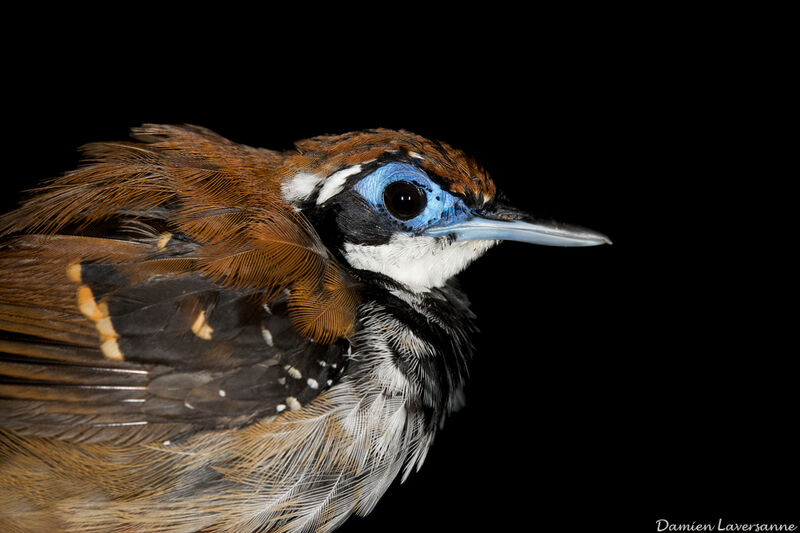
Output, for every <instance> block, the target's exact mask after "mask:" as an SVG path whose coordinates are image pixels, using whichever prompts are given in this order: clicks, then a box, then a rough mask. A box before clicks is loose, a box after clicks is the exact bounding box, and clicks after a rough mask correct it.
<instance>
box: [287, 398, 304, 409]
mask: <svg viewBox="0 0 800 533" xmlns="http://www.w3.org/2000/svg"><path fill="white" fill-rule="evenodd" d="M286 405H288V406H289V409H291V410H292V411H298V410H300V409H302V408H303V406H302V404H301V403H300V402H298V401H297V398H295V397H294V396H289V397H288V398H286Z"/></svg>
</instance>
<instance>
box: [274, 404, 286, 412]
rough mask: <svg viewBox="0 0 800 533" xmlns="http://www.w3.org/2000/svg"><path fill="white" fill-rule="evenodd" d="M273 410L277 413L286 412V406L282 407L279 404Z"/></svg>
mask: <svg viewBox="0 0 800 533" xmlns="http://www.w3.org/2000/svg"><path fill="white" fill-rule="evenodd" d="M275 410H276V411H278V412H279V413H280V412H281V411H285V410H286V405H284V404H282V403H279V404H278V405H276V406H275Z"/></svg>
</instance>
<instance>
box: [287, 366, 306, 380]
mask: <svg viewBox="0 0 800 533" xmlns="http://www.w3.org/2000/svg"><path fill="white" fill-rule="evenodd" d="M283 369H284V370H286V371H287V372H288V373H289V375H290V376H292V377H293V378H294V379H301V378H302V377H303V374H301V373H300V371H299V370H297V369H296V368H295V367H293V366H292V365H286V366H285V367H283Z"/></svg>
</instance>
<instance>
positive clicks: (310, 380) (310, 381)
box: [306, 378, 319, 389]
mask: <svg viewBox="0 0 800 533" xmlns="http://www.w3.org/2000/svg"><path fill="white" fill-rule="evenodd" d="M306 383H307V384H308V386H309V387H311V388H312V389H318V388H319V383H318V382H317V380H316V379H314V378H308V379H307V380H306Z"/></svg>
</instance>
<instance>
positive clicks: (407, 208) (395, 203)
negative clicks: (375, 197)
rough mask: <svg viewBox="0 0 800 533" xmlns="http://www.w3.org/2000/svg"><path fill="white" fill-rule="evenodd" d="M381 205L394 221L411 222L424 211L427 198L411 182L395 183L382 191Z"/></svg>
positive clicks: (423, 192)
mask: <svg viewBox="0 0 800 533" xmlns="http://www.w3.org/2000/svg"><path fill="white" fill-rule="evenodd" d="M383 205H384V206H386V210H387V211H388V212H389V214H390V215H392V216H393V217H395V218H396V219H399V220H411V219H412V218H414V217H416V216H418V215H419V214H420V213H422V212H423V211H424V210H425V207H426V206H427V205H428V197H427V195H426V194H425V191H423V190H422V189H420V188H419V187H417V186H416V185H414V184H413V183H411V182H408V181H395V182H392V183H390V184H389V185H387V186H386V188H385V189H383Z"/></svg>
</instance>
